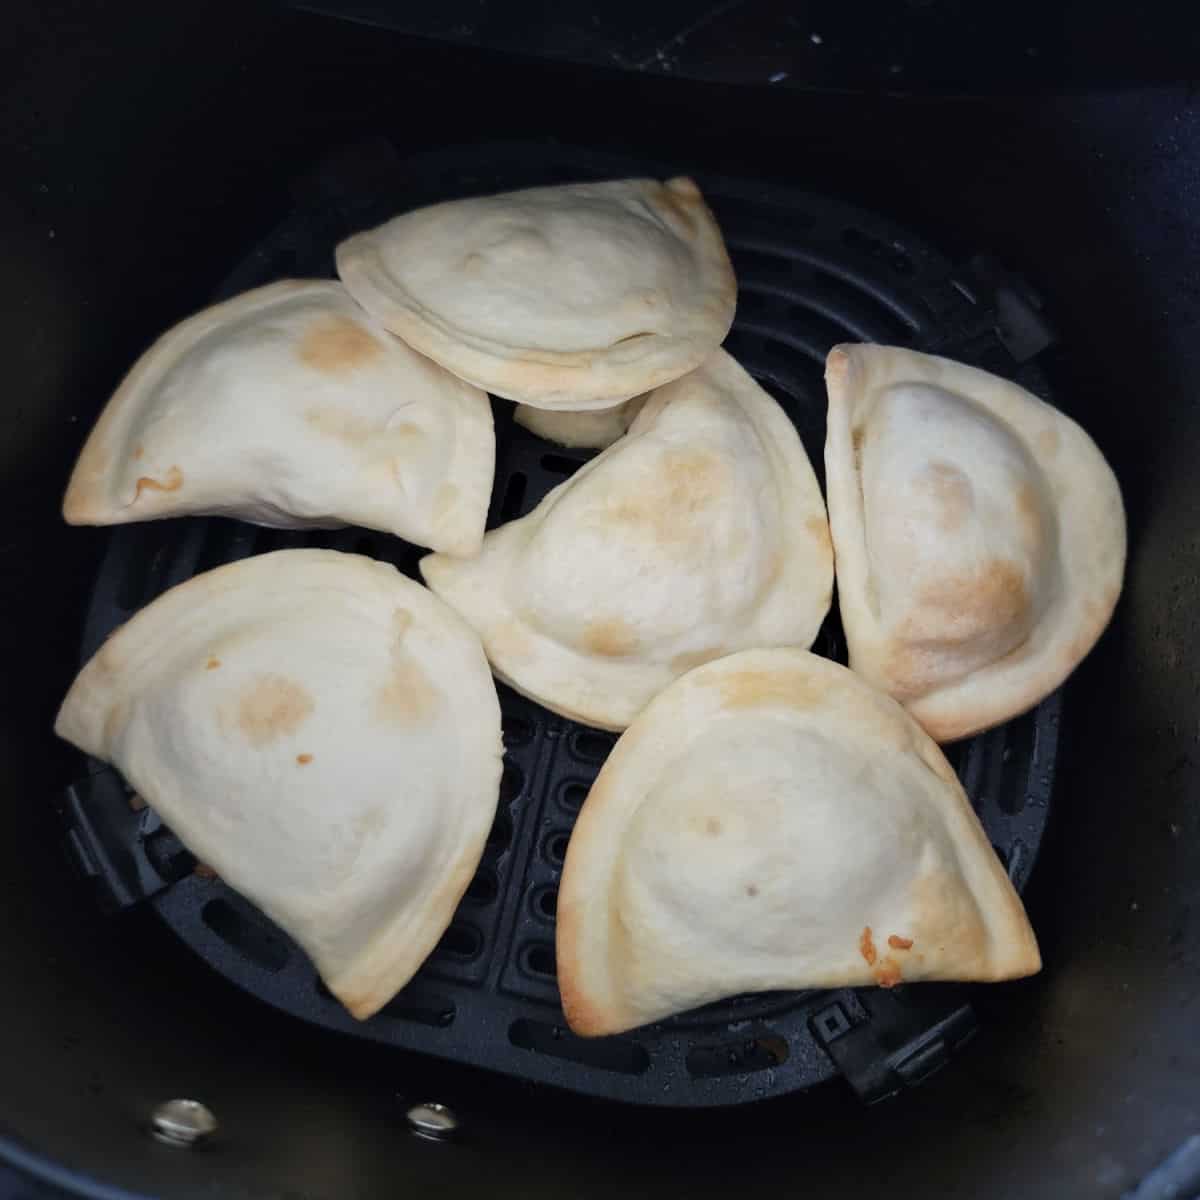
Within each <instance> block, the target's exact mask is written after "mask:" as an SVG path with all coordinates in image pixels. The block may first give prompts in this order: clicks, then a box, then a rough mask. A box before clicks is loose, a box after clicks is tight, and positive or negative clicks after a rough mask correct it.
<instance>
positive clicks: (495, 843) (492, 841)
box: [487, 810, 513, 854]
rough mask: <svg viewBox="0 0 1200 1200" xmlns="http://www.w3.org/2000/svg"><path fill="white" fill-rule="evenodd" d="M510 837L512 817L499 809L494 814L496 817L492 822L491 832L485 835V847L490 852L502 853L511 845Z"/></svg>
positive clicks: (511, 835) (511, 834)
mask: <svg viewBox="0 0 1200 1200" xmlns="http://www.w3.org/2000/svg"><path fill="white" fill-rule="evenodd" d="M512 837H513V823H512V817H510V816H509V815H508V813H506V812H504V811H503V810H501V811H500V812H498V813H497V814H496V819H495V820H494V821H493V822H492V828H491V832H489V833H488V835H487V849H488V850H489V851H491V853H492V854H503V853H504V851H505V850H507V849H508V848H509V846H510V845H512Z"/></svg>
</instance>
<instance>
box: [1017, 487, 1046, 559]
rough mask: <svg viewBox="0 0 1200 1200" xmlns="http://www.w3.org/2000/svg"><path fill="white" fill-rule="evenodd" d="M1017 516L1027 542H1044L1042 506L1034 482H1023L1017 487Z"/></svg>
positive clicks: (1037, 544)
mask: <svg viewBox="0 0 1200 1200" xmlns="http://www.w3.org/2000/svg"><path fill="white" fill-rule="evenodd" d="M1017 517H1018V518H1019V519H1020V522H1021V529H1022V531H1023V532H1024V534H1025V540H1026V543H1027V544H1029V545H1030V546H1040V545H1041V542H1042V506H1041V504H1040V503H1038V493H1037V488H1036V487H1034V486H1033V484H1032V483H1023V484H1021V486H1020V487H1019V488H1017Z"/></svg>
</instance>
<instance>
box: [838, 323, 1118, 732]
mask: <svg viewBox="0 0 1200 1200" xmlns="http://www.w3.org/2000/svg"><path fill="white" fill-rule="evenodd" d="M826 382H827V385H828V389H829V429H828V439H827V441H826V445H825V475H826V485H827V493H828V501H829V520H830V526H831V529H832V533H833V543H834V549H835V552H836V556H837V582H838V597H839V603H840V606H841V615H842V624H843V625H844V626H845V630H846V641H847V644H848V647H849V651H850V665H851V667H852V668H853V669H854V670H855V671H857V672H859V674H861V675H862V676H863V677H864V678H866V679H868V680H870V681H871V682H872V683H873V684H875V685H876V686H877V687H880V688H882V689H883V690H884V691H887V692H889V693H890V694H891V695H893V696H895V697H896V698H897V699H898V700H900V701H901V702H902V703H903V704H904V705H905V707H906V708H907V709H908V710H909V712H911V713H912V715H913V716H914V717H916V719H917V720H918V721H919V722H920V723H921V724H922V725H923V726H924V727H925V729H926V730H928V732H929V733H930V734H932V735H933V737H935V738H936V739H937V740H938V741H951V740H953V739H955V738H961V737H965V736H967V735H968V734H971V733H975V732H977V731H978V730H981V729H986V728H988V727H990V726H992V725H997V724H999V723H1000V722H1002V721H1005V720H1007V719H1008V718H1010V717H1013V716H1016V715H1017V714H1018V713H1021V712H1024V711H1025V710H1026V709H1028V708H1030V707H1032V706H1033V705H1034V704H1036V703H1037V702H1038V701H1039V700H1041V699H1042V698H1043V697H1044V696H1046V695H1047V694H1048V693H1050V692H1051V691H1053V690H1054V689H1055V688H1056V687H1058V685H1059V684H1060V683H1062V681H1063V680H1064V679H1065V678H1066V677H1067V675H1069V674H1070V672H1071V671H1072V670H1073V669H1074V668H1075V666H1076V665H1077V664H1078V663H1079V661H1080V660H1081V659H1082V658H1083V657H1084V655H1085V654H1087V652H1088V651H1089V650H1090V649H1091V648H1092V646H1093V644H1094V643H1095V641H1096V639H1097V638H1098V637H1099V636H1100V634H1101V632H1102V631H1103V629H1104V627H1105V625H1106V624H1107V623H1108V620H1109V618H1110V616H1111V615H1112V611H1113V607H1114V606H1115V604H1116V602H1117V597H1118V595H1119V594H1120V591H1121V577H1122V573H1123V570H1124V563H1125V514H1124V509H1123V507H1122V504H1121V493H1120V489H1119V488H1118V486H1117V481H1116V479H1115V477H1114V476H1113V473H1112V470H1111V469H1110V468H1109V466H1108V464H1107V463H1106V462H1105V460H1104V458H1103V456H1102V455H1101V454H1100V451H1099V450H1098V449H1097V448H1096V445H1095V443H1094V442H1093V441H1092V440H1091V438H1090V437H1088V435H1087V434H1086V433H1084V431H1083V430H1082V429H1080V428H1079V426H1078V425H1076V424H1075V422H1074V421H1072V420H1070V419H1069V418H1068V417H1066V416H1064V415H1063V414H1062V413H1061V412H1059V411H1058V410H1057V409H1055V408H1053V407H1051V406H1050V405H1049V404H1046V403H1045V402H1044V401H1042V400H1039V399H1038V398H1037V397H1036V396H1033V395H1031V394H1030V393H1029V392H1027V391H1025V390H1024V389H1023V388H1021V387H1019V386H1017V385H1016V384H1014V383H1009V382H1008V381H1006V380H1003V379H1000V378H997V377H996V376H994V375H990V374H988V373H987V372H985V371H980V370H977V369H975V368H973V367H967V366H963V365H962V364H960V363H955V362H951V361H950V360H948V359H944V358H935V357H933V356H931V355H927V354H918V353H915V352H914V351H911V350H902V349H896V348H894V347H888V346H871V345H847V346H838V347H835V348H834V350H833V351H832V352H831V353H830V355H829V360H828V363H827V367H826Z"/></svg>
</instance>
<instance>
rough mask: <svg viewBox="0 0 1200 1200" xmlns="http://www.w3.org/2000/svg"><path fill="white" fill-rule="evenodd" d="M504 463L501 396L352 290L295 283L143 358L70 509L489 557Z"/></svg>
mask: <svg viewBox="0 0 1200 1200" xmlns="http://www.w3.org/2000/svg"><path fill="white" fill-rule="evenodd" d="M495 458H496V447H495V434H494V431H493V428H492V411H491V406H490V403H489V401H488V398H487V396H486V395H485V394H484V393H483V392H481V391H480V390H479V389H478V388H474V387H471V386H470V385H469V384H466V383H464V382H463V381H462V380H461V379H458V378H456V377H455V376H454V375H451V374H450V372H448V371H444V370H443V369H442V368H441V367H439V366H437V364H436V363H432V362H430V361H429V360H428V359H427V358H424V357H422V356H421V355H420V354H417V353H416V352H415V351H413V350H411V349H410V348H409V347H408V346H406V345H404V343H403V342H401V341H400V340H399V339H397V338H395V337H393V336H392V335H391V334H390V333H388V332H387V331H386V330H385V329H384V328H383V327H382V326H381V325H379V324H377V323H376V322H375V321H374V320H372V319H371V318H370V317H369V316H367V314H366V313H365V312H363V310H362V309H360V308H359V307H358V305H356V304H355V303H354V301H353V300H351V299H350V297H349V295H347V293H346V290H345V288H343V287H342V285H341V284H339V283H336V282H333V281H327V280H288V281H284V282H282V283H275V284H271V285H269V286H267V287H263V288H259V289H257V290H256V291H252V292H246V293H245V294H243V295H241V296H238V297H236V298H235V299H233V300H229V301H226V302H225V303H223V304H218V305H215V306H214V307H212V308H208V309H205V310H204V311H203V312H200V313H197V314H196V315H195V316H193V317H190V318H189V319H188V320H186V321H183V322H182V323H181V324H179V325H176V326H175V327H174V328H173V329H171V330H170V331H169V332H168V333H166V334H165V335H164V336H163V337H161V338H160V339H159V340H158V341H157V342H155V344H154V345H153V346H151V347H150V349H149V350H147V351H146V353H145V354H143V355H142V357H141V358H140V359H139V360H138V362H137V363H136V365H135V366H134V367H133V369H132V370H131V371H130V372H129V374H128V375H127V376H126V377H125V380H124V381H123V382H122V384H121V386H120V387H119V388H118V389H117V391H116V393H115V394H114V395H113V397H112V398H111V399H110V400H109V402H108V404H107V406H106V407H105V409H104V411H103V413H101V415H100V419H99V421H98V422H97V424H96V427H95V428H94V429H93V430H92V433H91V436H90V437H89V438H88V441H87V444H86V445H85V446H84V448H83V452H82V454H81V455H80V458H79V462H78V464H77V465H76V467H75V472H74V474H73V475H72V477H71V482H70V486H69V487H68V489H67V494H66V498H65V500H64V502H63V515H64V516H65V517H66V519H67V521H69V522H70V523H71V524H73V525H117V524H123V523H125V522H128V521H146V520H152V519H154V518H158V517H174V516H184V515H189V514H206V515H211V514H218V515H224V516H233V517H241V518H242V519H243V520H246V521H253V522H255V523H257V524H259V525H269V526H272V527H275V528H280V529H302V528H308V527H335V526H338V525H344V524H350V525H363V526H366V527H367V528H369V529H381V530H383V531H384V532H386V533H393V534H396V535H397V536H398V537H402V538H405V539H406V540H408V541H410V542H415V543H417V544H418V545H421V546H429V547H431V548H433V549H435V550H441V551H444V552H445V553H447V554H473V553H475V552H476V551H478V549H479V545H480V542H481V540H482V538H483V527H484V521H485V520H486V517H487V508H488V502H489V499H490V496H491V487H492V476H493V474H494V471H495Z"/></svg>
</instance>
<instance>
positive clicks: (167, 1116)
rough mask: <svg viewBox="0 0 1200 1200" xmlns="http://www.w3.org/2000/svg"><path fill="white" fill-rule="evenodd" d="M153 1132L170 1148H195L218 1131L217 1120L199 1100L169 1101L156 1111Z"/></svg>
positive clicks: (152, 1123)
mask: <svg viewBox="0 0 1200 1200" xmlns="http://www.w3.org/2000/svg"><path fill="white" fill-rule="evenodd" d="M150 1128H151V1131H152V1132H153V1134H154V1136H155V1137H156V1138H158V1140H159V1141H160V1142H164V1143H165V1144H166V1145H168V1146H195V1145H197V1144H198V1143H200V1142H202V1141H204V1140H205V1139H206V1138H209V1137H211V1136H212V1135H213V1134H214V1133H215V1132H216V1130H217V1118H216V1117H214V1116H213V1115H212V1112H211V1110H210V1109H208V1108H207V1107H206V1106H205V1105H203V1104H201V1103H200V1101H199V1100H168V1101H167V1102H166V1103H165V1104H160V1105H159V1106H158V1107H157V1108H156V1109H155V1110H154V1116H153V1118H152V1120H151V1124H150Z"/></svg>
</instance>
